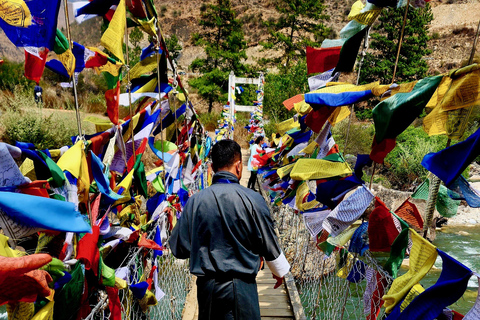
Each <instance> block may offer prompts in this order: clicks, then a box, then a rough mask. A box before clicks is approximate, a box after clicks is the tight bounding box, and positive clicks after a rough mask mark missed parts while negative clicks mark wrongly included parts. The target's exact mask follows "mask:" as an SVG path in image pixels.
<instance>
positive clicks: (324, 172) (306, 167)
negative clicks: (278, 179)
mask: <svg viewBox="0 0 480 320" xmlns="http://www.w3.org/2000/svg"><path fill="white" fill-rule="evenodd" d="M350 174H352V170H351V169H350V167H349V166H348V164H347V163H345V162H333V161H328V160H322V159H299V160H298V161H297V162H296V163H295V165H294V166H293V169H292V171H291V172H290V177H291V178H292V179H294V180H316V179H326V178H332V177H344V176H348V175H350Z"/></svg>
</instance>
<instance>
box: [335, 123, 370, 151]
mask: <svg viewBox="0 0 480 320" xmlns="http://www.w3.org/2000/svg"><path fill="white" fill-rule="evenodd" d="M347 130H348V119H347V120H344V121H342V122H340V123H339V124H337V125H336V126H335V127H333V130H332V133H333V138H334V139H335V142H336V143H337V144H338V147H339V148H340V151H341V152H343V149H344V147H345V139H346V136H347ZM374 134H375V130H374V127H373V124H371V123H369V122H367V123H364V122H355V121H352V124H351V125H350V132H349V134H348V141H347V148H346V149H345V154H353V155H355V156H356V155H357V154H369V153H370V150H371V146H372V141H373V136H374Z"/></svg>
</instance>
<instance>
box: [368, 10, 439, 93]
mask: <svg viewBox="0 0 480 320" xmlns="http://www.w3.org/2000/svg"><path fill="white" fill-rule="evenodd" d="M404 12H405V8H398V9H388V10H383V12H382V14H381V15H380V17H379V18H378V20H379V22H380V23H379V24H378V25H376V26H374V27H373V30H375V31H376V32H375V33H371V38H372V40H371V43H370V48H371V50H369V51H368V52H367V54H366V56H365V60H364V62H363V66H362V70H361V73H360V83H361V84H363V83H369V82H373V81H378V80H380V81H381V82H383V83H390V82H391V80H392V77H393V69H394V66H395V58H396V55H397V49H398V39H399V37H400V32H401V29H402V23H403V17H404ZM432 20H433V14H432V10H431V8H430V5H429V4H427V5H426V6H425V7H424V8H416V9H412V8H411V9H410V10H408V15H407V22H406V25H405V33H404V39H403V42H402V47H401V50H400V57H399V60H398V68H397V73H396V75H395V82H397V83H402V82H408V81H414V80H420V79H422V78H425V77H426V76H427V71H428V64H427V62H426V61H425V60H424V59H423V57H424V56H426V55H429V54H430V53H431V51H430V50H429V49H427V42H428V40H429V39H430V37H429V35H428V27H429V24H430V22H431V21H432ZM372 49H373V50H372Z"/></svg>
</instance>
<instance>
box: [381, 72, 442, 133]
mask: <svg viewBox="0 0 480 320" xmlns="http://www.w3.org/2000/svg"><path fill="white" fill-rule="evenodd" d="M442 78H443V76H435V77H428V78H424V79H422V80H420V81H418V82H417V83H416V84H415V87H414V88H413V90H412V91H411V92H408V93H397V94H396V95H394V96H392V97H390V98H388V99H386V100H384V101H382V102H380V103H379V104H377V105H376V106H375V108H374V109H373V121H374V123H375V139H376V141H377V142H382V141H383V140H384V139H386V138H391V139H393V138H396V137H397V136H398V135H399V134H400V133H402V132H403V131H404V130H405V129H406V128H407V127H408V126H409V125H410V124H411V123H412V122H413V120H415V119H416V118H417V117H418V116H419V115H420V114H421V113H422V111H423V108H424V107H425V105H426V104H427V102H428V101H429V100H430V98H431V97H432V95H433V93H434V92H435V90H436V89H437V87H438V85H439V84H440V81H442Z"/></svg>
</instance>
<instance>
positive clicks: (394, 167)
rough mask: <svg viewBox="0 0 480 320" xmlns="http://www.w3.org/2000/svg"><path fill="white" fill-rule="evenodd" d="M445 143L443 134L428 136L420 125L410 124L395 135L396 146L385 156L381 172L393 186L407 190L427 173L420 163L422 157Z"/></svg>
mask: <svg viewBox="0 0 480 320" xmlns="http://www.w3.org/2000/svg"><path fill="white" fill-rule="evenodd" d="M446 143H447V137H446V136H444V135H441V136H431V137H429V136H428V135H427V134H426V133H425V131H423V128H422V127H413V126H410V127H408V128H407V129H406V130H405V131H404V132H402V133H401V134H400V135H399V136H398V137H397V146H396V147H395V149H393V151H392V152H390V153H389V154H388V156H387V157H386V158H385V168H384V170H386V172H384V173H383V174H385V175H386V176H387V177H388V179H389V181H390V183H391V184H392V185H393V186H394V187H396V188H399V189H401V190H408V189H410V188H411V186H412V185H413V184H414V183H418V182H420V181H421V180H423V179H425V178H426V177H427V175H428V171H427V170H426V169H425V168H424V167H423V166H422V165H421V162H422V159H423V157H424V156H425V155H426V154H427V153H429V152H437V151H439V150H442V149H444V148H445V146H446Z"/></svg>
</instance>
